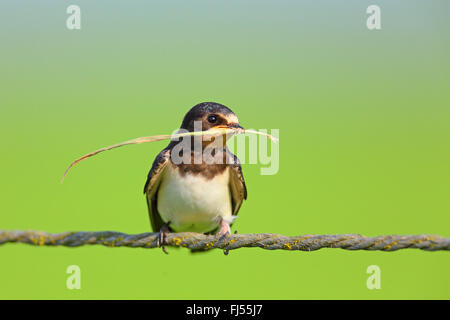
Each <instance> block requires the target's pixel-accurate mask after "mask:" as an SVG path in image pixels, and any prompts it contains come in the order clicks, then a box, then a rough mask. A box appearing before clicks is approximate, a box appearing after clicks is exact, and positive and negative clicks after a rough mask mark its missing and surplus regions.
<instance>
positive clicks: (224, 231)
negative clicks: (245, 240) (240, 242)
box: [216, 218, 231, 238]
mask: <svg viewBox="0 0 450 320" xmlns="http://www.w3.org/2000/svg"><path fill="white" fill-rule="evenodd" d="M229 234H231V229H230V225H229V224H228V223H227V222H226V221H225V220H223V219H222V218H221V219H220V226H219V231H218V232H217V233H216V237H217V238H221V237H223V236H226V235H229Z"/></svg>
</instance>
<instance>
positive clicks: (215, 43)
mask: <svg viewBox="0 0 450 320" xmlns="http://www.w3.org/2000/svg"><path fill="white" fill-rule="evenodd" d="M374 2H376V4H378V5H379V6H380V7H381V19H382V22H381V23H382V29H381V30H379V31H369V30H368V29H367V28H366V21H365V20H366V18H367V14H366V8H367V6H368V5H370V4H373V3H374ZM69 4H78V5H79V6H80V7H81V18H82V22H81V23H82V28H81V30H74V31H71V30H68V29H67V28H66V25H65V20H66V18H67V16H68V15H67V14H66V8H67V6H68V5H69ZM449 12H450V4H449V2H448V1H444V0H443V1H429V0H428V1H425V0H424V1H408V2H406V1H356V0H355V1H256V0H255V1H247V0H246V1H226V2H225V1H129V0H128V1H106V0H104V1H99V0H96V1H75V0H74V1H56V0H55V1H45V0H41V1H16V0H15V1H12V0H10V1H2V2H1V3H0V41H1V42H0V46H1V49H0V65H1V73H0V144H1V159H0V164H1V165H0V177H1V180H0V197H1V198H0V199H1V201H0V229H7V230H8V229H19V230H24V229H34V230H44V231H49V232H63V231H77V230H79V231H101V230H115V231H122V232H126V233H141V232H148V231H149V230H150V226H149V221H148V216H147V209H146V203H145V198H144V196H143V194H142V188H143V185H144V182H145V179H146V175H147V172H148V169H149V167H150V166H151V164H152V161H153V159H154V157H155V156H156V154H157V153H158V152H159V151H160V150H161V149H162V148H163V147H164V146H165V145H166V142H157V143H151V144H145V145H139V146H130V147H125V148H122V149H118V150H114V151H111V152H108V153H104V154H102V155H100V156H98V157H95V158H92V159H89V160H87V161H85V162H83V163H81V164H80V165H79V166H77V167H75V168H74V169H73V171H71V172H70V173H69V175H68V177H67V178H66V181H65V182H64V184H60V183H59V180H60V178H61V176H62V173H63V172H64V170H65V168H66V166H67V165H68V164H69V163H70V162H71V161H72V160H73V159H75V158H76V157H78V156H80V155H82V154H84V153H87V152H89V151H92V150H95V149H97V148H99V147H103V146H106V145H110V144H113V143H116V142H121V141H124V140H127V139H130V138H135V137H140V136H147V135H153V134H162V133H171V132H172V131H173V130H175V129H176V128H178V126H179V124H180V123H181V120H182V117H183V116H184V114H185V112H186V111H187V110H188V109H189V108H190V107H192V106H193V105H195V104H197V103H199V102H203V101H216V102H220V103H222V104H225V105H227V106H229V107H230V108H231V109H232V110H233V111H235V113H236V114H237V116H238V117H239V119H240V121H241V124H242V125H243V126H244V127H247V128H254V129H260V128H267V129H272V128H275V129H280V168H279V172H278V174H276V175H272V176H263V175H260V169H261V166H260V165H249V164H247V165H244V166H243V170H244V175H245V178H246V182H247V186H248V190H249V197H248V201H247V202H245V203H244V205H243V207H242V209H241V211H240V213H239V218H238V220H237V222H236V224H235V225H234V227H233V229H236V230H238V231H239V233H259V232H270V233H280V234H285V235H299V234H327V233H333V234H335V233H360V234H364V235H367V236H376V235H383V234H421V233H430V234H437V235H441V236H447V237H449V236H450V230H449V226H450V218H449V212H450V196H449V195H450V184H449V181H450V179H449V178H450V170H449V164H450V148H449V139H450V103H449V102H450V90H449V87H450V78H449V74H450V60H449V53H450V29H449V28H448V20H449ZM169 251H170V254H169V255H164V254H163V253H162V252H161V250H144V249H131V248H107V247H101V246H86V247H79V248H64V247H33V246H29V245H25V244H7V245H4V246H1V247H0V261H1V263H0V298H4V299H5V298H6V299H19V298H27V299H28V298H31V299H37V298H41V299H50V298H57V299H75V298H87V299H91V298H98V299H103V298H124V299H197V298H200V299H240V298H244V299H252V298H255V299H316V298H323V299H350V298H351V299H393V298H400V299H412V298H414V299H417V298H425V299H431V298H438V299H448V298H450V290H449V289H450V273H449V263H450V256H449V254H448V253H447V252H423V251H419V250H401V251H397V252H362V251H355V252H350V251H344V250H338V249H323V250H319V251H315V252H310V253H307V252H288V251H263V250H261V249H240V250H235V251H232V252H230V255H229V256H224V255H223V253H222V251H219V250H217V251H213V252H209V253H206V254H198V255H192V254H190V253H189V252H188V251H187V250H183V249H178V250H177V249H170V248H169ZM72 264H76V265H79V266H80V268H81V286H82V287H81V290H68V289H67V288H66V279H67V277H68V275H67V274H66V268H67V266H69V265H72ZM373 264H375V265H378V266H380V268H381V289H380V290H368V289H367V287H366V279H367V277H368V275H367V274H366V269H367V267H368V266H369V265H373Z"/></svg>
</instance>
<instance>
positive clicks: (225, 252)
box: [223, 230, 238, 256]
mask: <svg viewBox="0 0 450 320" xmlns="http://www.w3.org/2000/svg"><path fill="white" fill-rule="evenodd" d="M237 233H238V232H237V230H234V234H237ZM229 253H230V250H223V254H224V255H226V256H227V255H228V254H229Z"/></svg>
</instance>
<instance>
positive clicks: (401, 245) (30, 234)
mask: <svg viewBox="0 0 450 320" xmlns="http://www.w3.org/2000/svg"><path fill="white" fill-rule="evenodd" d="M157 240H158V233H141V234H126V233H121V232H114V231H97V232H63V233H54V234H52V233H48V232H42V231H16V230H11V231H1V230H0V245H2V244H6V243H9V242H19V243H27V244H31V245H36V246H66V247H78V246H82V245H88V244H91V245H92V244H99V245H103V246H108V247H124V246H125V247H132V248H157V247H158V242H157ZM167 246H172V247H185V248H189V249H196V250H210V249H224V250H234V249H238V248H243V247H258V248H262V249H266V250H276V249H282V250H300V251H314V250H318V249H321V248H341V249H345V250H381V251H395V250H399V249H407V248H415V249H421V250H427V251H438V250H446V251H448V250H450V238H443V237H440V236H433V235H425V234H424V235H413V236H398V235H388V236H378V237H365V236H362V235H359V234H338V235H302V236H294V237H287V236H283V235H278V234H271V233H260V234H232V235H228V236H223V237H216V236H214V235H204V234H200V233H192V232H186V233H169V235H168V237H167Z"/></svg>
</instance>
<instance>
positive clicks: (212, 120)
mask: <svg viewBox="0 0 450 320" xmlns="http://www.w3.org/2000/svg"><path fill="white" fill-rule="evenodd" d="M208 121H209V122H210V123H215V122H216V121H217V116H214V115H213V116H209V117H208Z"/></svg>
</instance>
